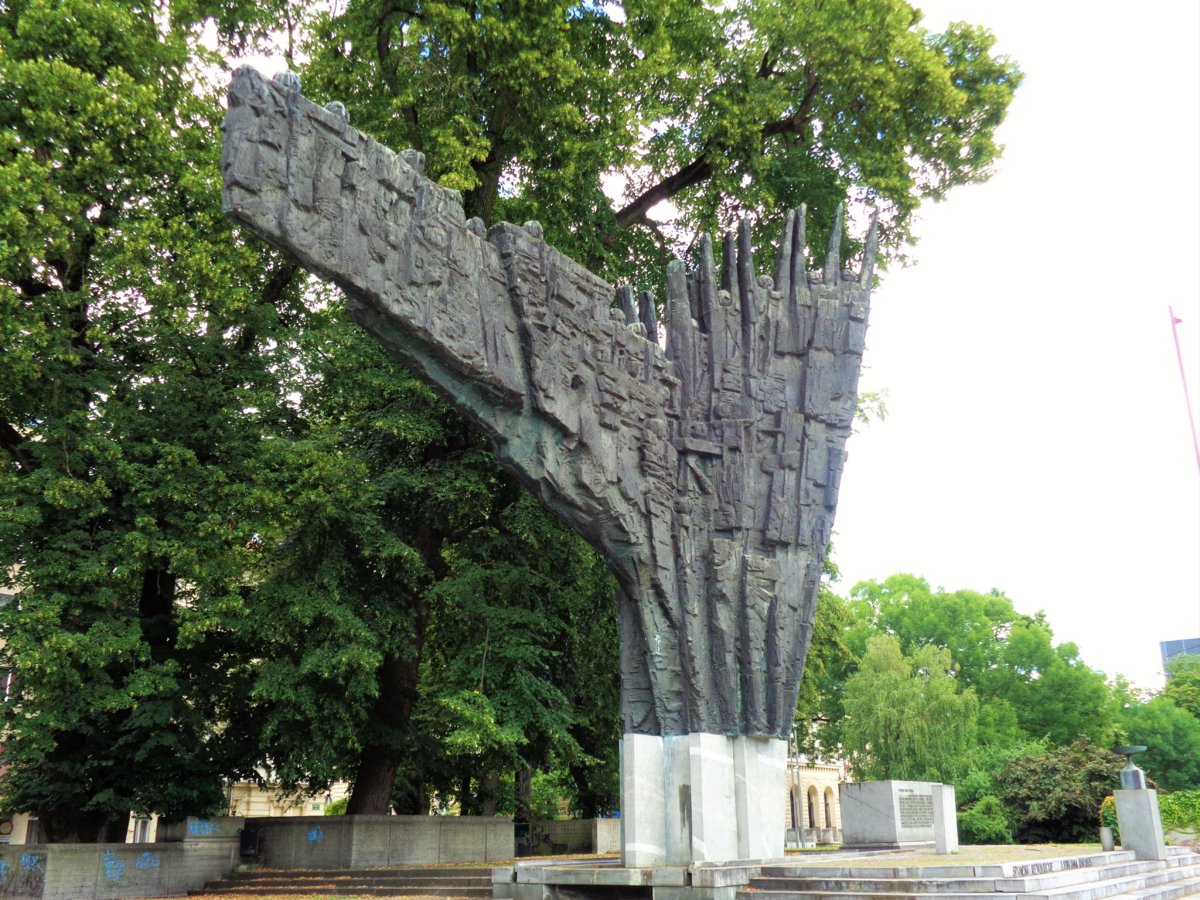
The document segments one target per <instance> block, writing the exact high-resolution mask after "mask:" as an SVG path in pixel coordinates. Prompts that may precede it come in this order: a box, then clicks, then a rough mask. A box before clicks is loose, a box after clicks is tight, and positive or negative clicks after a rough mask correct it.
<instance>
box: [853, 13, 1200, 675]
mask: <svg viewBox="0 0 1200 900" xmlns="http://www.w3.org/2000/svg"><path fill="white" fill-rule="evenodd" d="M918 5H919V6H920V7H921V8H922V9H923V10H924V11H925V13H926V24H927V25H929V26H930V27H933V28H940V27H941V26H942V25H943V24H944V23H945V22H947V21H950V20H966V21H970V22H974V23H978V24H982V25H985V26H987V27H988V28H990V29H991V30H992V31H993V32H994V33H995V34H996V35H997V37H998V50H1000V51H1001V52H1005V53H1008V54H1009V55H1011V56H1013V57H1014V58H1016V59H1017V60H1018V62H1019V63H1020V65H1021V67H1022V69H1023V70H1024V71H1025V73H1026V80H1025V83H1024V85H1023V86H1022V87H1021V89H1020V90H1019V91H1018V92H1017V97H1016V99H1015V101H1014V102H1013V105H1012V107H1011V109H1010V113H1009V117H1008V120H1007V121H1006V123H1005V124H1004V126H1003V129H1002V131H1001V140H1002V142H1003V143H1005V144H1006V145H1007V148H1008V149H1007V151H1006V153H1005V156H1004V158H1003V160H1002V161H1001V162H1000V164H999V166H998V170H997V172H996V175H995V177H994V178H992V180H991V181H989V182H988V183H986V184H983V185H978V186H972V187H968V188H960V189H959V190H957V191H955V192H952V193H951V194H950V196H949V198H948V200H947V201H946V202H944V203H941V204H938V205H936V206H930V207H927V208H926V209H924V210H923V211H922V213H921V216H920V222H919V224H918V226H917V229H916V230H917V234H918V235H919V236H920V243H919V245H918V246H917V248H916V249H915V251H914V256H915V258H916V260H917V265H916V266H915V267H913V268H910V269H907V270H904V271H893V272H889V273H887V274H886V275H885V276H884V281H883V284H882V286H881V287H880V289H879V290H878V291H877V292H876V293H875V297H874V301H873V308H872V312H871V326H870V330H869V332H868V335H867V347H868V349H867V357H866V364H867V366H868V371H867V372H866V373H865V375H864V378H863V384H862V386H863V387H864V388H867V389H885V390H886V391H887V395H888V397H887V403H888V407H889V415H888V417H887V419H886V421H884V422H881V423H878V422H877V423H874V424H872V425H870V426H868V427H867V428H866V429H865V430H863V431H861V432H860V433H859V434H857V435H855V436H854V437H853V438H852V439H851V441H850V445H849V453H850V460H849V461H848V462H847V465H846V470H845V474H844V477H843V480H842V491H841V499H840V503H839V508H838V517H837V524H836V528H835V534H834V546H835V560H836V561H837V563H838V564H839V566H840V567H841V569H842V581H841V582H840V583H839V584H838V585H837V587H838V588H839V589H840V590H842V591H848V590H849V588H850V587H851V585H853V583H854V582H856V581H858V580H860V579H865V578H876V579H882V578H885V577H886V576H887V575H889V574H892V573H894V572H911V573H914V574H917V575H923V576H924V577H926V578H927V579H928V580H929V582H930V583H931V585H933V586H934V587H938V586H942V587H944V588H946V589H947V590H957V589H959V588H971V589H974V590H980V591H986V590H989V589H991V588H993V587H996V588H999V589H1001V590H1003V591H1004V592H1005V593H1006V594H1007V595H1008V596H1009V597H1010V598H1011V599H1012V600H1013V603H1014V605H1015V606H1016V608H1017V609H1018V610H1019V611H1021V612H1025V613H1034V612H1036V611H1037V610H1045V612H1046V614H1047V617H1048V620H1049V622H1050V625H1051V627H1052V628H1053V629H1054V632H1055V639H1056V640H1057V641H1059V642H1064V641H1073V642H1075V643H1076V644H1078V645H1079V648H1080V651H1081V653H1082V656H1083V659H1084V660H1085V662H1087V663H1088V664H1089V665H1091V666H1093V667H1094V668H1098V669H1101V670H1103V671H1105V672H1107V673H1109V674H1115V673H1121V674H1123V675H1125V676H1126V677H1128V678H1129V679H1130V680H1132V681H1133V682H1134V683H1136V684H1138V685H1140V686H1142V687H1147V688H1157V687H1160V686H1161V683H1162V677H1161V669H1162V666H1161V662H1160V659H1159V651H1158V642H1159V641H1161V640H1168V639H1176V638H1189V637H1197V636H1200V472H1198V466H1197V459H1196V455H1195V451H1194V449H1193V445H1192V438H1191V435H1190V430H1189V425H1188V416H1187V405H1186V404H1185V402H1184V394H1183V386H1182V382H1181V378H1180V369H1179V363H1178V362H1177V359H1176V354H1175V346H1174V342H1173V339H1172V336H1171V327H1170V320H1169V317H1168V312H1167V308H1168V306H1169V305H1170V306H1173V307H1174V309H1175V314H1176V316H1178V317H1179V318H1181V319H1182V320H1183V322H1182V324H1181V325H1180V326H1179V338H1180V342H1181V345H1182V348H1183V359H1184V367H1185V369H1186V372H1187V381H1188V389H1189V390H1190V392H1191V398H1192V407H1193V410H1197V409H1200V405H1198V404H1197V402H1196V401H1197V399H1198V398H1200V4H1197V3H1196V2H1195V0H1146V2H1141V3H1139V4H1137V6H1136V7H1130V6H1129V5H1128V4H1117V3H1115V2H1112V0H1102V2H1093V3H1083V2H1046V0H1037V2H1033V0H1004V2H999V0H927V2H920V3H918ZM1193 415H1195V416H1196V417H1197V419H1198V421H1200V413H1197V412H1194V413H1193Z"/></svg>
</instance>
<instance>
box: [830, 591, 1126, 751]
mask: <svg viewBox="0 0 1200 900" xmlns="http://www.w3.org/2000/svg"><path fill="white" fill-rule="evenodd" d="M851 598H852V599H851V607H852V609H853V611H854V613H855V615H856V616H857V618H858V621H859V625H858V626H856V628H855V629H854V630H853V631H852V632H851V634H850V635H849V640H850V643H851V645H852V646H854V645H858V644H861V643H862V642H863V641H864V640H865V638H866V636H867V635H870V634H873V633H876V632H883V633H885V634H894V635H896V637H897V638H898V639H899V641H900V644H901V647H902V648H903V650H904V652H906V653H911V652H913V650H914V649H915V648H917V647H923V646H934V647H945V648H947V649H948V650H949V651H950V654H951V657H952V659H953V663H954V664H953V671H954V673H955V677H956V678H957V679H958V680H959V681H960V682H961V683H962V684H963V685H964V686H970V687H973V688H974V689H975V691H976V693H977V694H978V696H979V702H980V730H979V737H980V740H981V742H983V743H985V744H986V743H1005V744H1013V743H1020V742H1022V741H1025V740H1036V739H1038V738H1042V737H1048V738H1049V739H1050V741H1051V742H1052V743H1055V744H1066V743H1069V742H1071V741H1072V740H1074V739H1075V737H1076V736H1078V735H1080V734H1086V735H1088V736H1089V737H1090V738H1091V739H1092V740H1093V741H1094V742H1096V743H1100V744H1108V743H1111V741H1112V740H1113V739H1114V737H1115V734H1116V719H1115V711H1116V706H1115V703H1114V699H1113V695H1112V692H1111V690H1110V689H1109V687H1108V685H1107V683H1106V681H1105V678H1104V675H1103V674H1101V673H1100V672H1097V671H1095V670H1093V669H1091V668H1089V667H1088V666H1087V665H1086V664H1084V662H1083V660H1082V659H1080V657H1079V651H1078V648H1077V647H1076V646H1075V645H1074V644H1070V643H1065V644H1059V645H1055V644H1054V642H1053V638H1054V635H1053V632H1052V631H1051V629H1050V626H1049V625H1048V624H1047V623H1046V620H1045V616H1044V615H1043V614H1042V613H1040V612H1039V613H1037V614H1035V615H1033V616H1027V615H1023V614H1021V613H1018V612H1017V611H1016V610H1015V609H1014V608H1013V604H1012V601H1011V600H1010V599H1009V598H1008V597H1006V596H1004V595H1003V594H1002V593H1000V592H999V591H995V590H993V591H991V592H990V593H988V594H981V593H978V592H976V591H970V590H959V591H954V592H947V591H943V590H937V591H934V590H932V589H931V588H930V587H929V584H928V582H926V581H925V579H923V578H918V577H916V576H913V575H892V576H890V577H888V578H887V579H885V580H884V581H882V582H874V581H868V582H862V583H860V584H857V585H855V586H854V589H853V590H852V592H851Z"/></svg>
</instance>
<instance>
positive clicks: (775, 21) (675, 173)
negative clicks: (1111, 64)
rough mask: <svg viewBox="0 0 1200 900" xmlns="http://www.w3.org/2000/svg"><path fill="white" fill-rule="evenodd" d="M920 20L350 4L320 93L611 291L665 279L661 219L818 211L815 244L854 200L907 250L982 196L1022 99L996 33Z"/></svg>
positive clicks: (887, 2)
mask: <svg viewBox="0 0 1200 900" xmlns="http://www.w3.org/2000/svg"><path fill="white" fill-rule="evenodd" d="M920 19H921V14H920V12H919V11H918V10H916V9H915V8H914V7H913V6H911V5H909V3H907V2H905V0H871V2H868V3H850V2H847V0H836V2H812V0H804V2H801V3H799V4H797V3H788V4H782V3H778V2H776V0H745V2H739V3H734V4H721V5H718V6H713V5H707V4H695V3H692V2H690V0H627V2H624V3H622V4H615V5H614V4H608V5H602V4H577V3H573V2H564V0H536V2H531V3H523V4H519V5H517V6H513V5H507V4H496V3H477V2H471V3H463V2H459V0H426V2H422V3H419V4H411V5H408V6H397V5H395V4H392V3H388V2H383V0H352V2H350V3H348V4H347V5H346V6H345V8H344V10H341V11H339V12H338V13H337V14H336V15H332V16H322V17H318V18H317V19H316V20H315V21H314V22H313V23H312V31H313V41H312V43H311V52H312V60H313V61H312V63H311V65H310V66H309V67H308V68H307V70H306V73H305V78H306V83H307V84H308V85H309V87H308V88H307V89H306V90H308V91H310V92H313V93H314V95H318V96H320V97H322V98H325V99H338V100H341V101H343V102H345V103H346V104H347V106H349V107H350V109H351V110H352V112H353V114H354V116H355V121H356V122H357V123H358V124H359V125H360V126H361V127H363V128H364V129H365V130H367V131H368V132H370V133H372V134H373V135H375V136H376V137H377V138H379V139H380V140H382V141H384V142H385V143H388V144H390V145H392V146H396V147H403V146H413V147H416V148H418V149H421V150H424V151H425V152H426V153H427V155H428V157H429V161H430V165H431V167H432V174H433V176H434V177H435V178H437V179H439V180H440V181H441V182H442V183H443V184H445V185H447V186H449V187H453V188H457V189H459V190H462V191H464V192H465V196H464V199H465V203H466V207H467V214H468V215H478V216H481V217H482V218H483V219H484V221H485V222H486V223H487V224H491V223H492V222H494V221H496V220H497V219H500V218H507V219H510V220H512V221H524V220H526V219H529V218H537V219H539V220H541V221H542V223H543V225H544V226H545V227H546V234H547V239H548V240H550V241H551V243H553V244H555V245H557V246H558V247H559V248H560V249H562V250H564V251H565V252H567V253H569V254H570V255H572V256H574V257H575V258H577V259H579V260H580V261H581V262H583V263H585V264H587V265H589V266H591V267H593V268H598V269H601V270H603V271H604V272H605V273H606V274H608V275H609V276H610V277H615V276H617V275H619V274H622V273H623V272H627V271H629V267H630V266H632V267H633V268H634V269H637V268H638V267H639V262H640V264H641V265H642V266H644V265H645V263H646V260H647V259H650V260H653V261H654V262H655V267H656V266H657V262H658V251H659V250H660V249H662V247H663V246H664V244H666V243H669V241H668V240H667V238H666V237H665V236H664V234H665V233H664V232H663V231H662V230H661V229H659V227H658V226H657V225H656V224H655V222H654V221H653V220H652V219H651V218H650V216H649V212H650V210H651V209H652V208H653V207H654V206H655V205H656V204H658V203H660V202H662V201H664V200H670V201H671V202H672V203H673V204H674V205H675V207H676V209H677V213H678V216H677V219H676V221H675V222H674V223H673V224H674V225H676V226H678V227H679V228H680V229H682V230H684V231H693V230H707V231H712V230H714V229H716V228H717V227H728V226H729V225H730V224H731V223H732V221H733V219H734V218H735V217H737V216H740V215H742V214H746V213H749V214H752V215H756V216H760V217H767V216H768V214H770V213H772V212H774V211H776V210H780V209H785V208H789V207H792V206H796V205H798V204H799V203H801V202H807V203H808V205H809V209H810V223H812V224H810V230H812V231H813V233H812V234H811V235H810V236H812V237H814V238H815V239H816V241H817V242H820V241H821V240H822V239H823V237H824V236H825V235H827V234H828V231H829V229H830V227H831V226H832V217H833V212H834V208H835V206H836V205H837V204H838V203H839V202H841V201H842V200H843V199H844V198H845V197H846V196H847V195H850V196H852V198H853V199H854V200H855V201H859V200H867V201H877V202H878V203H879V204H880V206H881V210H882V216H883V234H884V245H885V247H886V248H890V249H891V250H893V251H894V250H896V249H897V248H898V247H899V246H900V244H901V243H902V242H903V241H904V240H905V239H906V238H907V236H908V223H909V221H910V218H911V214H912V212H913V211H914V210H915V208H916V207H917V205H918V204H919V203H920V202H921V201H922V200H924V199H928V198H938V197H941V196H944V195H945V193H946V192H947V191H948V190H949V189H950V188H952V187H954V186H955V185H958V184H965V183H970V182H974V181H979V180H981V179H983V178H986V177H987V175H988V172H989V170H990V166H991V164H992V163H993V161H994V160H995V158H996V156H997V155H998V153H999V151H1000V147H999V145H998V144H997V143H996V141H995V131H996V128H997V126H998V125H999V124H1000V122H1001V120H1002V119H1003V117H1004V114H1005V111H1006V109H1007V106H1008V103H1009V101H1010V100H1011V97H1012V94H1013V91H1014V90H1015V89H1016V87H1017V85H1018V84H1019V83H1020V80H1021V74H1020V72H1019V70H1018V69H1017V68H1016V66H1015V65H1014V64H1013V63H1012V62H1011V61H1010V60H1008V59H1006V58H1004V57H995V56H993V55H992V54H991V47H992V44H993V38H992V36H991V35H990V34H989V33H988V32H986V31H985V30H983V29H981V28H977V27H973V26H969V25H964V24H961V23H960V24H955V25H953V26H951V27H950V28H949V29H948V30H947V31H946V32H945V33H942V34H937V33H931V32H929V31H927V30H925V29H923V28H922V27H921V25H920ZM731 36H732V37H731ZM611 172H623V173H625V174H626V175H627V176H628V185H627V189H626V192H625V197H624V198H623V199H622V200H621V201H620V202H619V203H618V204H616V205H615V207H614V205H613V204H612V203H611V202H610V201H609V200H608V199H607V197H606V196H605V194H604V191H603V184H602V180H603V179H604V177H605V176H606V175H607V174H608V173H611ZM769 228H770V229H775V228H777V225H776V224H774V223H772V224H771V225H770V226H769ZM771 237H773V235H771ZM647 254H648V255H647ZM648 271H650V269H649V268H647V269H646V270H644V271H643V272H642V274H643V276H644V275H645V274H647V272H648ZM655 277H656V278H657V277H658V276H657V274H656V275H655ZM653 286H654V287H657V286H658V285H657V284H654V285H653Z"/></svg>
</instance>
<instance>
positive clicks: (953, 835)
mask: <svg viewBox="0 0 1200 900" xmlns="http://www.w3.org/2000/svg"><path fill="white" fill-rule="evenodd" d="M933 846H934V849H935V850H936V851H937V852H938V853H954V852H955V851H957V850H958V807H957V805H956V804H955V802H954V785H951V784H934V786H933Z"/></svg>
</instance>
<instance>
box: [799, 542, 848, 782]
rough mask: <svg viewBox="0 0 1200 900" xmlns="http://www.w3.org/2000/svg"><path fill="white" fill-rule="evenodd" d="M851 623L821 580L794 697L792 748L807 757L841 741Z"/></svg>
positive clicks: (843, 605)
mask: <svg viewBox="0 0 1200 900" xmlns="http://www.w3.org/2000/svg"><path fill="white" fill-rule="evenodd" d="M831 568H833V571H834V573H835V574H836V568H834V567H832V564H831V563H828V562H827V563H826V570H827V571H828V570H830V569H831ZM852 623H853V618H852V616H851V614H850V610H849V608H848V607H847V605H846V601H845V600H843V599H842V598H841V597H839V596H838V595H837V594H835V593H834V592H833V590H832V589H831V588H830V587H829V585H827V584H825V583H822V584H821V587H820V590H819V592H818V594H817V610H816V614H815V616H814V619H813V631H812V640H811V641H810V642H809V645H808V656H807V658H806V660H805V663H804V677H803V678H802V679H801V681H800V690H799V692H798V693H797V697H796V725H797V727H796V749H797V750H798V752H800V753H803V754H805V755H807V756H808V757H809V758H810V759H819V758H822V757H823V754H824V752H825V748H829V749H830V750H832V751H834V752H836V748H837V746H838V744H839V743H840V742H841V734H840V730H839V728H840V724H841V721H842V718H843V713H842V689H843V686H844V684H845V680H846V678H847V677H849V675H850V673H851V672H853V670H854V668H855V667H856V666H857V664H858V657H857V656H856V655H854V653H853V652H852V651H851V650H850V647H849V646H848V645H847V643H846V639H845V635H846V632H847V630H848V629H849V628H850V627H851V625H852Z"/></svg>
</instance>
